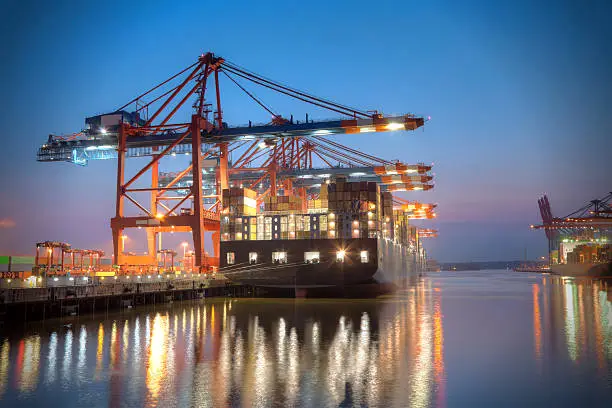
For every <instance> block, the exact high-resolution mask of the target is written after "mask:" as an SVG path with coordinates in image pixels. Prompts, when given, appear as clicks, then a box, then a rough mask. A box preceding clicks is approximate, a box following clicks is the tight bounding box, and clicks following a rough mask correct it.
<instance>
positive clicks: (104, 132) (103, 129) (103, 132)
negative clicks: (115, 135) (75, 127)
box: [100, 127, 107, 135]
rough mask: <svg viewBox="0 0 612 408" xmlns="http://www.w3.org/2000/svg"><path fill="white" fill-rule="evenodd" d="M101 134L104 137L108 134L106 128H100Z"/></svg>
mask: <svg viewBox="0 0 612 408" xmlns="http://www.w3.org/2000/svg"><path fill="white" fill-rule="evenodd" d="M100 133H102V134H103V135H105V134H106V133H107V130H106V128H103V127H102V128H100Z"/></svg>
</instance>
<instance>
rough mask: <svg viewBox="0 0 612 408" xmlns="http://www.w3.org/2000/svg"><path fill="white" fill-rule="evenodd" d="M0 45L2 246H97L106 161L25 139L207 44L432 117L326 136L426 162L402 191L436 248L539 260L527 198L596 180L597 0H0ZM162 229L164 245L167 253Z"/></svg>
mask: <svg viewBox="0 0 612 408" xmlns="http://www.w3.org/2000/svg"><path fill="white" fill-rule="evenodd" d="M0 41H1V42H2V43H1V44H0V53H1V60H2V63H1V64H0V81H1V84H0V89H1V92H2V96H3V97H2V101H3V103H2V105H3V106H2V109H0V143H1V145H0V146H1V149H0V154H1V156H0V175H1V176H0V177H2V179H1V181H2V182H1V184H0V254H2V255H4V254H6V255H8V254H12V255H33V253H34V243H35V242H37V241H44V240H59V241H65V242H69V243H71V244H72V245H73V246H75V247H79V248H102V249H104V250H106V251H107V253H111V248H112V245H111V234H110V226H109V220H110V217H111V216H113V214H114V199H115V190H114V189H115V178H116V162H115V161H92V162H90V164H89V165H88V166H87V167H78V166H76V165H73V164H70V163H53V164H49V163H38V162H36V150H37V148H38V147H39V146H40V145H41V144H42V143H44V142H45V141H46V138H47V135H48V134H49V133H55V134H62V133H71V132H74V131H78V130H80V129H82V128H83V126H84V118H85V117H86V116H92V115H95V114H99V113H104V112H109V111H112V110H115V109H117V108H118V107H119V106H121V105H122V104H123V103H124V102H126V101H129V100H130V99H131V98H133V97H135V96H136V95H138V94H139V93H140V92H142V91H144V90H146V89H149V88H150V87H151V86H153V85H155V84H156V83H158V82H160V81H162V80H164V79H166V78H168V77H169V76H170V75H172V74H174V73H176V72H178V71H179V70H180V69H182V68H184V67H186V66H188V65H190V64H191V63H193V62H195V60H196V59H197V57H198V56H199V55H200V54H201V53H203V52H206V51H212V52H214V53H215V54H217V55H220V56H223V57H225V58H227V59H228V60H231V61H232V62H235V63H237V64H239V65H241V66H244V67H247V68H249V69H250V70H252V71H254V72H257V73H260V74H263V75H265V76H267V77H269V78H274V79H275V80H278V81H281V82H283V83H287V84H291V85H292V86H294V87H295V88H297V89H303V90H306V91H308V92H311V93H313V94H315V95H320V96H323V97H326V98H329V99H331V100H334V101H338V102H340V103H344V104H347V105H351V106H356V107H359V108H362V109H367V110H372V109H378V110H379V111H382V112H384V113H388V114H392V113H407V112H413V113H417V114H421V115H424V116H431V120H430V121H429V122H428V123H427V124H426V126H425V127H424V128H422V129H419V130H417V131H415V132H392V133H386V134H385V133H383V134H371V133H368V134H364V135H358V136H354V135H344V136H342V137H338V138H337V139H336V140H338V141H340V142H342V143H344V144H347V145H350V146H351V147H354V148H357V149H360V150H362V151H366V152H368V153H371V154H374V155H377V156H380V157H384V158H387V159H399V160H401V161H403V162H406V163H416V162H426V163H431V162H433V163H434V169H433V171H434V173H435V188H434V189H433V190H431V191H428V192H421V193H412V194H408V193H403V194H401V196H402V197H404V198H409V199H418V200H422V201H426V202H435V203H438V211H437V213H438V218H437V219H436V220H435V221H428V222H422V223H421V224H422V225H423V226H427V227H433V228H437V229H438V230H439V237H438V238H436V239H430V240H427V241H426V248H427V250H428V252H429V254H430V255H431V256H432V257H434V258H436V259H438V260H439V261H484V260H512V259H522V258H523V256H524V251H525V249H527V252H528V256H529V257H531V258H535V257H539V256H543V255H545V254H546V248H547V244H546V239H545V236H544V233H543V232H541V231H540V232H535V231H532V230H530V229H529V224H532V223H537V222H539V221H540V216H539V210H538V207H537V199H538V197H540V196H541V195H542V194H543V193H546V194H548V196H549V198H550V200H551V205H552V210H553V213H554V214H555V215H557V216H563V215H566V214H567V213H570V212H571V211H573V210H574V209H577V208H578V207H581V206H582V205H583V203H585V202H586V201H588V200H591V199H594V198H597V197H602V196H604V195H606V194H607V193H608V192H610V191H612V142H611V138H612V115H611V114H610V107H611V106H612V3H610V2H607V1H587V2H584V1H550V2H545V1H465V2H464V1H462V2H457V1H447V2H439V1H396V2H386V1H378V2H365V1H363V2H362V1H347V2H330V1H295V2H293V1H268V2H254V1H244V2H234V1H217V2H208V1H193V2H189V1H184V2H176V1H175V2H161V1H147V2H144V1H143V2H139V1H130V2H95V1H84V2H77V1H53V2H46V1H45V2H43V1H40V2H34V1H11V0H9V1H6V0H4V1H2V2H1V3H0ZM246 102H247V101H246V100H245V99H240V100H238V99H236V100H234V99H232V94H231V93H229V94H228V95H227V96H226V97H225V100H224V101H223V105H224V114H225V120H226V121H227V122H228V123H230V124H241V123H246V122H248V120H250V119H251V120H254V121H261V119H264V117H262V113H261V109H260V108H258V107H257V106H256V105H254V104H253V103H248V104H247V103H246ZM273 102H274V104H273V105H274V107H275V108H276V110H278V111H279V112H281V113H282V114H283V115H285V116H288V115H289V114H291V113H294V114H296V115H297V116H299V117H301V116H302V115H303V112H310V113H311V114H312V115H313V116H314V118H315V119H317V118H325V117H331V116H333V115H330V114H327V115H324V116H318V115H316V114H315V113H316V112H315V111H314V110H310V111H309V110H308V109H309V108H306V107H304V106H300V107H299V108H298V105H296V104H295V103H294V102H287V104H286V105H285V104H283V102H282V101H281V100H280V99H279V100H273ZM300 109H301V110H300ZM185 117H186V119H187V116H185ZM134 160H136V161H138V160H141V162H139V164H141V165H142V164H143V163H144V162H143V161H142V160H144V159H134ZM177 160H180V159H177ZM162 163H163V162H162ZM179 164H180V163H178V162H177V163H168V164H167V166H168V168H173V167H177V168H178V165H179ZM162 166H163V165H162ZM128 169H130V167H129V166H128ZM129 234H131V233H129ZM178 235H179V234H177V236H176V237H169V238H168V239H169V241H168V245H166V246H168V247H176V248H177V250H178V248H179V245H180V242H181V241H182V240H183V239H185V237H181V236H178ZM139 240H140V241H141V243H142V245H141V244H140V243H138V241H139ZM130 241H131V242H132V243H131V244H130V242H128V244H127V247H128V248H127V249H128V250H129V249H135V250H139V249H144V240H143V239H139V238H138V236H137V235H136V234H135V233H134V235H130ZM130 245H134V247H133V248H130ZM209 246H210V245H209Z"/></svg>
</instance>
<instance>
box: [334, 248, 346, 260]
mask: <svg viewBox="0 0 612 408" xmlns="http://www.w3.org/2000/svg"><path fill="white" fill-rule="evenodd" d="M344 255H346V251H345V250H344V249H341V250H339V251H337V252H336V261H338V262H344Z"/></svg>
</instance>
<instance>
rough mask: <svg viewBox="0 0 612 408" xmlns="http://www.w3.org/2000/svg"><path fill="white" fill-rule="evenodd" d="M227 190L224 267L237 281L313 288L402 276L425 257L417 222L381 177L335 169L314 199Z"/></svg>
mask: <svg viewBox="0 0 612 408" xmlns="http://www.w3.org/2000/svg"><path fill="white" fill-rule="evenodd" d="M256 197H257V193H256V192H255V191H253V190H250V189H247V188H230V189H226V190H224V191H223V199H222V202H223V212H222V216H221V245H220V269H219V270H220V272H222V273H223V275H224V276H225V277H226V278H228V279H230V280H233V281H239V282H242V283H248V284H253V285H257V286H267V287H279V288H282V287H286V288H301V289H312V288H321V287H331V286H340V287H343V286H350V285H358V284H365V283H372V282H378V283H396V284H397V283H400V284H401V283H402V282H405V281H406V280H408V279H410V278H411V277H414V276H416V275H417V274H418V271H420V270H422V269H423V267H424V265H425V264H426V260H427V257H426V252H425V250H424V249H423V246H422V244H421V240H420V238H419V232H418V228H417V227H415V226H413V225H410V223H409V218H410V216H409V215H408V213H407V212H405V211H404V210H402V208H401V207H400V208H395V209H394V206H393V195H392V193H391V192H384V191H381V187H380V186H379V185H378V184H377V183H376V182H367V181H360V182H349V181H347V180H346V178H345V177H343V176H341V175H338V176H336V177H334V178H333V179H331V180H327V181H326V182H325V183H322V184H321V185H320V187H319V194H318V196H317V198H314V199H304V198H302V197H299V196H285V195H279V196H276V197H265V198H264V200H263V201H262V203H261V204H258V203H257V201H256Z"/></svg>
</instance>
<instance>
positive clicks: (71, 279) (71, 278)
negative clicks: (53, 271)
mask: <svg viewBox="0 0 612 408" xmlns="http://www.w3.org/2000/svg"><path fill="white" fill-rule="evenodd" d="M56 279H57V278H56ZM68 280H69V281H73V280H74V278H73V277H72V276H71V277H69V278H68Z"/></svg>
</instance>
